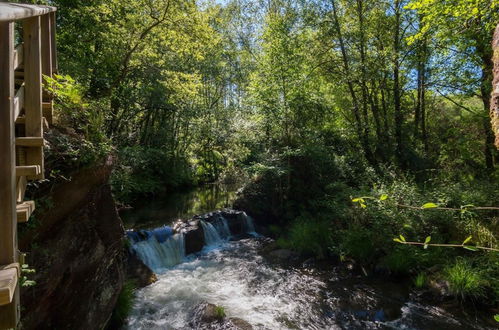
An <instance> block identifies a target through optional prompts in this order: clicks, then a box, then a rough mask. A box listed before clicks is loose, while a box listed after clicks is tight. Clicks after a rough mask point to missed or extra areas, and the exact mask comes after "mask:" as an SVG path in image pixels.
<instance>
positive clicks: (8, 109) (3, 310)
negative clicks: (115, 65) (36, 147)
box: [0, 10, 20, 329]
mask: <svg viewBox="0 0 499 330" xmlns="http://www.w3.org/2000/svg"><path fill="white" fill-rule="evenodd" d="M0 12H1V10H0ZM13 73H14V23H11V22H0V155H1V161H0V228H1V230H0V265H5V264H11V263H13V262H16V261H17V220H16V218H17V213H16V195H15V193H16V192H15V187H16V181H15V164H16V163H15V159H16V158H15V146H14V125H13V124H14V74H13ZM18 287H19V286H18V285H17V283H16V289H15V293H14V295H13V296H12V298H9V300H12V303H10V304H8V305H5V306H1V307H0V328H7V329H8V328H15V327H17V323H18V321H19V311H20V308H19V288H18ZM9 296H10V293H9Z"/></svg>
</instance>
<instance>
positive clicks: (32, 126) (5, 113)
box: [0, 3, 57, 329]
mask: <svg viewBox="0 0 499 330" xmlns="http://www.w3.org/2000/svg"><path fill="white" fill-rule="evenodd" d="M55 11H56V8H54V7H50V6H37V5H26V4H14V3H0V329H9V328H16V327H17V324H18V322H19V311H20V307H19V306H20V305H19V279H20V269H21V267H20V264H22V262H20V259H21V258H20V256H21V254H20V252H19V251H18V247H17V223H18V222H26V221H28V219H29V217H30V215H31V213H32V212H33V211H34V209H35V203H34V202H33V201H25V200H24V194H25V191H26V185H27V182H28V180H40V179H43V177H44V162H43V147H44V140H43V132H44V127H46V126H47V123H48V124H51V123H52V99H51V96H50V94H49V93H48V92H47V91H46V90H45V89H44V88H43V80H42V75H46V76H49V77H52V76H53V74H54V73H55V72H56V71H57V57H56V45H55V28H56V24H55ZM16 24H19V25H20V26H22V31H23V32H22V38H21V39H22V43H20V44H19V45H17V46H15V45H14V42H15V38H14V31H15V25H16Z"/></svg>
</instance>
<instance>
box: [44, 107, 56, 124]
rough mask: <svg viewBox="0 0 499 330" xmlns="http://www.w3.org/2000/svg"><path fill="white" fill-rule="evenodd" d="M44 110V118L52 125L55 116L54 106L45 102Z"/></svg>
mask: <svg viewBox="0 0 499 330" xmlns="http://www.w3.org/2000/svg"><path fill="white" fill-rule="evenodd" d="M42 109H43V117H45V118H46V119H47V123H48V124H49V125H52V122H53V116H54V106H53V104H52V102H43V103H42Z"/></svg>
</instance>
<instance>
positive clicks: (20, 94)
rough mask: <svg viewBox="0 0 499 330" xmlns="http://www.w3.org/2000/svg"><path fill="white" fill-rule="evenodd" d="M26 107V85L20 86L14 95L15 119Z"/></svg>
mask: <svg viewBox="0 0 499 330" xmlns="http://www.w3.org/2000/svg"><path fill="white" fill-rule="evenodd" d="M23 109H24V86H21V87H19V89H18V90H17V92H16V96H14V120H16V119H17V117H19V115H20V114H21V111H22V110H23Z"/></svg>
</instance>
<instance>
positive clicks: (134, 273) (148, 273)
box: [126, 251, 158, 288]
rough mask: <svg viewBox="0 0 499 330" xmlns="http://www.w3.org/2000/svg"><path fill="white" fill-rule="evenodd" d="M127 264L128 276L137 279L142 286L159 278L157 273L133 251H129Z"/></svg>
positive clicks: (138, 284)
mask: <svg viewBox="0 0 499 330" xmlns="http://www.w3.org/2000/svg"><path fill="white" fill-rule="evenodd" d="M126 265H127V267H126V271H127V277H128V278H131V279H133V280H135V283H136V284H137V286H138V287H140V288H142V287H145V286H148V285H149V284H152V283H154V282H156V281H157V280H158V278H157V277H156V274H155V273H154V272H153V271H152V270H151V269H150V268H149V267H147V266H146V265H145V264H144V262H142V260H140V258H139V257H138V256H137V255H136V254H135V253H133V252H132V251H128V253H127V262H126Z"/></svg>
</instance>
